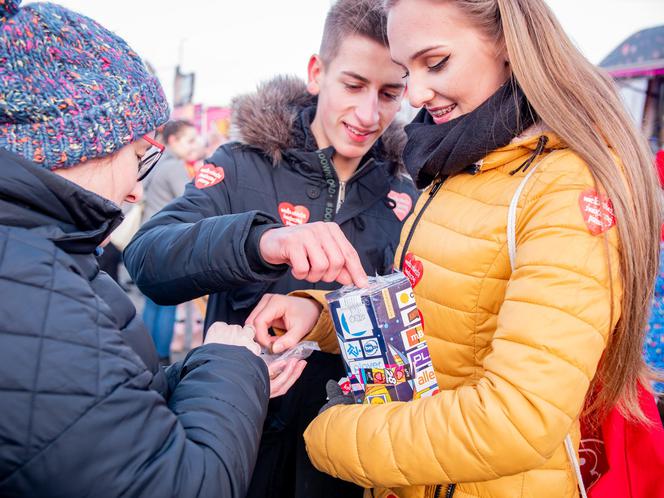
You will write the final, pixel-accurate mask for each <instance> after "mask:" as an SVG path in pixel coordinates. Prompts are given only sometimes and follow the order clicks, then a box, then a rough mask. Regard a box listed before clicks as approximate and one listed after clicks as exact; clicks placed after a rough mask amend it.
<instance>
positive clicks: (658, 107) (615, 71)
mask: <svg viewBox="0 0 664 498" xmlns="http://www.w3.org/2000/svg"><path fill="white" fill-rule="evenodd" d="M600 67H602V68H604V69H606V70H607V71H608V72H609V74H610V75H611V76H612V77H613V78H614V79H615V80H616V82H617V83H618V86H619V87H620V92H621V94H622V96H623V99H624V101H625V104H626V105H627V107H628V109H629V111H630V112H631V113H632V116H633V117H634V119H635V120H636V122H637V123H639V124H640V125H641V126H642V129H643V131H644V133H645V135H646V137H647V138H648V141H649V142H650V145H651V147H652V149H653V151H654V152H657V151H660V150H662V149H663V148H664V26H657V27H654V28H649V29H644V30H642V31H638V32H637V33H635V34H633V35H632V36H630V37H629V38H627V40H625V41H624V42H622V43H621V44H620V45H618V47H616V48H615V49H614V50H613V52H611V53H610V54H609V55H608V56H607V57H606V58H605V59H604V60H603V61H602V62H601V63H600Z"/></svg>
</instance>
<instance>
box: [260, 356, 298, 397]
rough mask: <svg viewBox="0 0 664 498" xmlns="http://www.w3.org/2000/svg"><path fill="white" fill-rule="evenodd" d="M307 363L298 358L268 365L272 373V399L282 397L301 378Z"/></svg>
mask: <svg viewBox="0 0 664 498" xmlns="http://www.w3.org/2000/svg"><path fill="white" fill-rule="evenodd" d="M306 366H307V362H306V361H304V360H299V359H297V358H289V359H287V360H277V361H274V362H272V363H271V364H270V365H268V367H267V369H268V371H269V372H270V398H276V397H277V396H282V395H284V394H286V392H287V391H288V390H289V389H290V388H291V386H292V385H293V384H295V381H296V380H297V379H299V378H300V375H301V374H302V371H303V370H304V367H306Z"/></svg>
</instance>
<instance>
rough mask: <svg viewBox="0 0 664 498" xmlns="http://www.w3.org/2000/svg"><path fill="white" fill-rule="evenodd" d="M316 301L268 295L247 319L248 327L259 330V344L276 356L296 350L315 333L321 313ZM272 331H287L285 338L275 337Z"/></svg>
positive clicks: (257, 335)
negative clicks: (270, 329) (273, 329)
mask: <svg viewBox="0 0 664 498" xmlns="http://www.w3.org/2000/svg"><path fill="white" fill-rule="evenodd" d="M321 309H322V307H321V305H320V304H318V303H317V302H316V301H314V300H313V299H306V298H302V297H294V296H282V295H279V294H265V295H264V296H263V298H262V299H261V300H260V302H259V303H258V304H257V305H256V307H255V308H254V310H253V311H252V312H251V314H250V315H249V317H248V318H247V321H246V325H251V326H253V328H254V329H255V330H256V340H257V341H258V342H259V343H260V344H261V345H262V346H265V347H266V348H268V349H269V350H270V351H272V352H273V353H281V352H282V351H286V350H287V349H290V348H292V347H293V346H295V345H296V344H297V343H299V342H300V341H301V340H302V338H303V337H304V336H306V335H307V334H308V333H309V332H311V329H313V327H314V325H316V322H318V317H319V316H320V312H321ZM270 327H277V328H280V329H284V330H285V331H286V333H285V334H284V335H282V336H281V337H273V336H271V335H270V333H269V328H270Z"/></svg>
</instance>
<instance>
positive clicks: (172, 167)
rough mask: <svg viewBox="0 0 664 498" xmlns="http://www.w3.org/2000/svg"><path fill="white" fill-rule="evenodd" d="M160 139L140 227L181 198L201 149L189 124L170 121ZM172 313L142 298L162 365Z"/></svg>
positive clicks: (165, 361)
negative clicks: (160, 154) (160, 149)
mask: <svg viewBox="0 0 664 498" xmlns="http://www.w3.org/2000/svg"><path fill="white" fill-rule="evenodd" d="M161 137H162V140H163V141H164V144H165V145H166V149H165V150H164V155H163V157H162V158H161V160H160V162H159V168H158V169H157V170H156V171H155V172H154V173H153V174H151V175H150V176H148V177H147V178H146V179H145V181H144V182H143V189H144V199H143V212H142V223H141V224H143V223H145V221H147V220H149V219H150V218H152V216H153V215H154V214H155V213H157V212H158V211H160V210H161V209H162V208H163V207H164V206H166V205H167V204H168V203H169V202H171V201H172V200H173V199H176V198H177V197H179V196H180V195H182V193H183V192H184V187H185V186H186V185H187V183H189V182H190V181H191V179H192V178H193V169H192V168H191V167H190V166H189V164H188V163H190V162H193V161H195V160H196V159H197V157H196V155H197V153H198V151H199V148H200V141H199V137H198V135H197V133H196V128H195V127H194V125H193V124H192V123H191V122H189V121H185V120H173V121H169V122H168V123H166V124H165V125H164V127H163V129H162V131H161ZM175 313H176V307H175V306H160V305H158V304H155V302H154V301H152V300H151V299H150V298H149V297H146V298H145V304H144V306H143V322H145V325H146V327H147V328H148V330H149V331H150V335H151V336H152V340H153V341H154V344H155V346H156V348H157V353H158V354H159V361H160V362H161V363H162V364H163V365H169V364H170V350H171V341H172V340H173V330H174V327H175Z"/></svg>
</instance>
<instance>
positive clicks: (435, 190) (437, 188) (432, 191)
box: [429, 180, 443, 197]
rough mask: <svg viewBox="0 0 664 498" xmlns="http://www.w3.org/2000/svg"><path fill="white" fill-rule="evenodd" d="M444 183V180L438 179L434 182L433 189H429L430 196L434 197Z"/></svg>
mask: <svg viewBox="0 0 664 498" xmlns="http://www.w3.org/2000/svg"><path fill="white" fill-rule="evenodd" d="M442 184H443V180H438V181H437V182H436V183H434V184H433V187H431V190H430V191H429V197H433V196H434V195H436V194H437V193H438V191H439V190H440V187H441V185H442Z"/></svg>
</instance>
